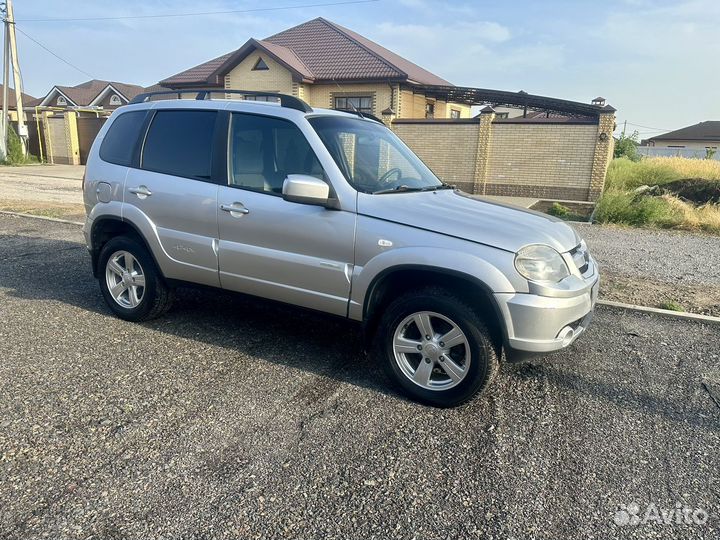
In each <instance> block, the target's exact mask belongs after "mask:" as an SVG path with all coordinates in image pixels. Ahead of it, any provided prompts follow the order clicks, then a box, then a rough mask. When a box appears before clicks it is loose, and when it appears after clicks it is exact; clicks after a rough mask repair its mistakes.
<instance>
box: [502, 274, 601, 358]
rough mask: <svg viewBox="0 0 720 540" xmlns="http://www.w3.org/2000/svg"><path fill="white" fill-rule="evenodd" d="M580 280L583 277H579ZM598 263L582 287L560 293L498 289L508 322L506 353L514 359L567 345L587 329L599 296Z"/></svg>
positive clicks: (506, 327) (555, 349)
mask: <svg viewBox="0 0 720 540" xmlns="http://www.w3.org/2000/svg"><path fill="white" fill-rule="evenodd" d="M578 281H579V280H578ZM599 287H600V276H599V274H598V272H597V266H596V265H595V264H594V261H593V264H592V272H590V273H589V275H587V276H584V277H583V279H582V287H581V288H579V289H578V290H577V291H574V292H576V293H577V294H573V295H570V294H569V293H570V291H567V290H564V291H562V293H561V294H562V295H561V296H558V297H551V296H541V295H538V294H527V293H496V294H495V299H496V301H497V305H498V307H499V309H500V312H501V314H502V317H503V319H504V322H505V338H506V340H505V345H506V349H507V351H506V354H507V356H508V357H509V358H510V359H516V358H518V357H523V356H533V355H536V354H544V353H549V352H553V351H557V350H560V349H563V348H565V347H567V346H569V345H570V344H572V343H573V342H574V341H575V340H576V339H577V338H578V337H580V336H581V335H582V334H583V333H584V332H585V330H586V329H587V327H588V325H589V324H590V321H591V320H592V316H593V309H594V308H595V303H596V302H597V298H598V290H599Z"/></svg>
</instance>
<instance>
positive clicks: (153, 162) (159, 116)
mask: <svg viewBox="0 0 720 540" xmlns="http://www.w3.org/2000/svg"><path fill="white" fill-rule="evenodd" d="M216 118H217V112H216V111H158V112H157V113H156V114H155V117H154V118H153V120H152V123H151V124H150V129H149V130H148V134H147V137H146V139H145V147H144V148H143V153H142V168H143V169H147V170H149V171H155V172H160V173H164V174H172V175H174V176H184V177H186V178H193V179H196V180H210V175H211V166H212V148H213V134H214V130H215V119H216Z"/></svg>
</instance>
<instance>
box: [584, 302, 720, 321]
mask: <svg viewBox="0 0 720 540" xmlns="http://www.w3.org/2000/svg"><path fill="white" fill-rule="evenodd" d="M597 304H598V305H600V306H609V307H616V308H621V309H627V310H632V311H639V312H641V313H651V314H653V315H662V316H663V317H672V318H675V319H684V320H688V321H698V322H706V323H714V324H720V317H713V316H712V315H700V314H698V313H687V312H685V311H672V310H670V309H660V308H654V307H647V306H637V305H635V304H623V303H622V302H614V301H613V300H598V301H597Z"/></svg>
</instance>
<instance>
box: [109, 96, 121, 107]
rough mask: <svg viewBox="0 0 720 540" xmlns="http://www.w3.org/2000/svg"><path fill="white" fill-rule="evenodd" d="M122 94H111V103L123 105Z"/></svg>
mask: <svg viewBox="0 0 720 540" xmlns="http://www.w3.org/2000/svg"><path fill="white" fill-rule="evenodd" d="M121 104H122V103H121V101H120V96H117V95H115V94H113V95H112V96H110V105H121Z"/></svg>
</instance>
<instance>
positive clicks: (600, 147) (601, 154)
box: [588, 105, 615, 202]
mask: <svg viewBox="0 0 720 540" xmlns="http://www.w3.org/2000/svg"><path fill="white" fill-rule="evenodd" d="M613 131H615V109H614V108H613V107H611V106H610V105H605V107H603V108H602V111H601V112H600V118H599V120H598V130H597V139H596V140H595V153H594V155H593V163H592V172H591V173H590V189H589V190H588V201H592V202H595V201H597V200H598V199H599V198H600V195H602V192H603V187H605V175H606V174H607V169H608V165H610V160H611V159H612V157H613V150H614V147H615V139H613Z"/></svg>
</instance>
